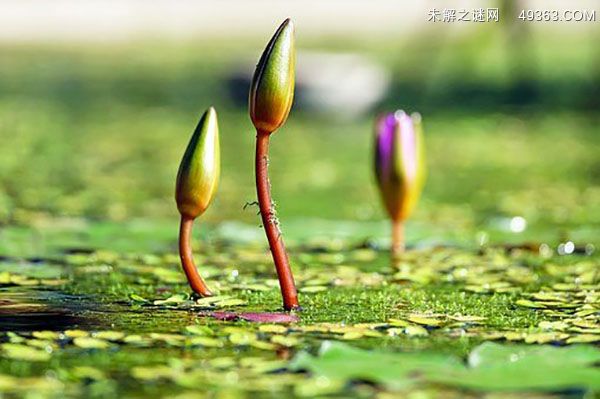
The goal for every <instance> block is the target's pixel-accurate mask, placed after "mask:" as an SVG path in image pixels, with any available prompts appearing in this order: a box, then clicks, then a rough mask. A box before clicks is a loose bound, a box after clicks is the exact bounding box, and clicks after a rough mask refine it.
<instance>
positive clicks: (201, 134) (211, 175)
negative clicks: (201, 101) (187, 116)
mask: <svg viewBox="0 0 600 399" xmlns="http://www.w3.org/2000/svg"><path fill="white" fill-rule="evenodd" d="M220 156H221V155H220V150H219V125H218V122H217V112H216V111H215V109H214V108H213V107H210V108H209V109H208V110H207V111H206V112H205V113H204V115H202V118H200V122H198V126H197V127H196V130H195V131H194V134H193V135H192V138H191V140H190V143H189V144H188V146H187V148H186V150H185V154H184V155H183V159H182V160H181V164H180V165H179V172H178V173H177V185H176V188H175V200H176V202H177V209H179V213H181V215H182V216H184V217H187V218H191V219H194V218H196V217H198V216H199V215H201V214H202V213H204V211H205V210H206V208H208V205H209V204H210V202H211V201H212V199H213V197H214V196H215V193H216V191H217V186H218V184H219V172H220V162H221V161H220Z"/></svg>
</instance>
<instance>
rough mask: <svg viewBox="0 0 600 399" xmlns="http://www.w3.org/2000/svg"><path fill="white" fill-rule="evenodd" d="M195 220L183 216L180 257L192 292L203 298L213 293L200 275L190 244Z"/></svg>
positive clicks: (180, 230) (180, 231) (180, 232)
mask: <svg viewBox="0 0 600 399" xmlns="http://www.w3.org/2000/svg"><path fill="white" fill-rule="evenodd" d="M193 223H194V219H191V218H188V217H185V216H181V224H180V226H179V257H180V258H181V266H182V267H183V271H184V272H185V275H186V277H187V279H188V282H189V283H190V287H192V290H193V291H194V292H195V293H196V294H198V295H201V296H203V297H205V296H212V292H210V290H209V289H208V287H207V286H206V284H205V283H204V280H202V277H200V274H199V273H198V269H197V268H196V265H194V258H193V255H192V247H191V244H190V241H191V236H192V225H193Z"/></svg>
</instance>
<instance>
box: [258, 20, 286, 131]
mask: <svg viewBox="0 0 600 399" xmlns="http://www.w3.org/2000/svg"><path fill="white" fill-rule="evenodd" d="M295 65H296V52H295V50H294V24H293V23H292V21H291V20H290V19H289V18H288V19H286V20H285V21H283V23H282V24H281V26H280V27H279V29H277V32H275V35H273V37H272V38H271V41H270V42H269V44H268V45H267V48H265V51H264V52H263V54H262V56H261V57H260V61H259V62H258V65H257V66H256V71H255V72H254V77H253V78H252V85H251V87H250V99H249V102H250V118H251V119H252V123H253V124H254V127H256V129H257V130H259V131H262V132H266V133H272V132H274V131H275V130H277V128H279V127H280V126H281V125H283V124H284V123H285V121H286V119H287V117H288V114H289V113H290V109H291V108H292V102H293V100H294V78H295Z"/></svg>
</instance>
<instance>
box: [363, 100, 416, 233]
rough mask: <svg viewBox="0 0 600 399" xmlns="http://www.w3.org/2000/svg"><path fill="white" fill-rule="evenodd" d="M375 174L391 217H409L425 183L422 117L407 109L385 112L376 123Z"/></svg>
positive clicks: (403, 218)
mask: <svg viewBox="0 0 600 399" xmlns="http://www.w3.org/2000/svg"><path fill="white" fill-rule="evenodd" d="M375 130H376V132H375V133H376V139H375V175H376V179H377V185H378V187H379V191H380V192H381V197H382V199H383V203H384V205H385V207H386V210H387V212H388V214H389V216H390V218H391V219H392V220H397V221H403V220H406V219H407V218H408V217H409V216H410V214H411V213H412V211H413V209H414V207H415V205H416V204H417V201H418V199H419V196H420V194H421V190H422V188H423V183H424V182H425V156H424V148H423V135H422V131H421V116H420V115H419V114H413V116H412V117H411V116H408V115H407V114H406V113H404V111H396V112H395V113H390V114H386V115H384V116H382V117H380V118H379V119H378V121H377V124H376V128H375Z"/></svg>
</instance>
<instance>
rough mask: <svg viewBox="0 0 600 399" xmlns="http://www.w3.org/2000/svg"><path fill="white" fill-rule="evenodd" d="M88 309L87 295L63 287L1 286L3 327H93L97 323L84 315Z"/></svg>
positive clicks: (17, 328) (16, 328) (21, 329)
mask: <svg viewBox="0 0 600 399" xmlns="http://www.w3.org/2000/svg"><path fill="white" fill-rule="evenodd" d="M88 309H89V303H86V301H85V300H84V299H83V298H79V297H75V296H73V295H65V294H63V293H61V292H59V291H40V290H35V289H28V288H24V287H9V288H0V331H13V332H20V331H37V330H66V329H73V328H90V327H92V326H94V325H96V324H97V323H95V321H94V319H92V318H86V317H84V313H85V312H86V310H88Z"/></svg>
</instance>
